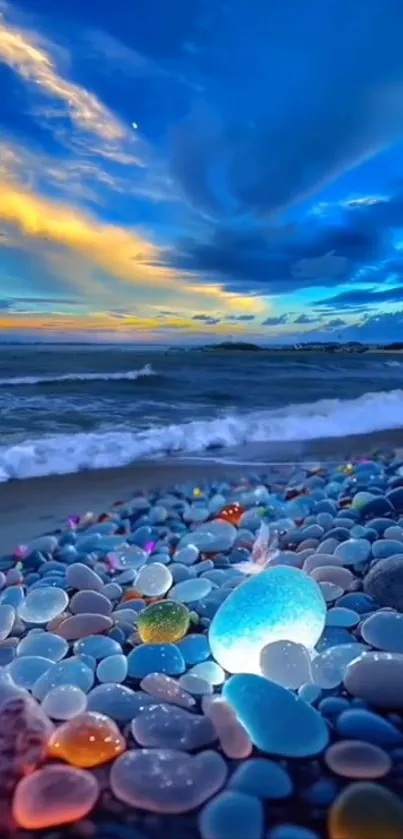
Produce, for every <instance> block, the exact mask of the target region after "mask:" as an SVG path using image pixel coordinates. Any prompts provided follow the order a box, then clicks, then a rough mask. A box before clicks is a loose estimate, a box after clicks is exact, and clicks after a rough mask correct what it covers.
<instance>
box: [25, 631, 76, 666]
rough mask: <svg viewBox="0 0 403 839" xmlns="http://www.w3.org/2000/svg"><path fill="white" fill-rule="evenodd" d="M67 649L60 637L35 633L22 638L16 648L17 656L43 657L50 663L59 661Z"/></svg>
mask: <svg viewBox="0 0 403 839" xmlns="http://www.w3.org/2000/svg"><path fill="white" fill-rule="evenodd" d="M68 649H69V645H68V643H67V641H66V640H65V639H64V638H61V637H60V635H56V634H55V633H53V632H37V631H35V632H30V633H29V634H28V635H26V636H25V638H22V640H21V641H20V643H19V644H18V647H17V656H43V658H50V659H51V661H60V660H61V659H62V658H64V656H65V655H66V653H67V651H68Z"/></svg>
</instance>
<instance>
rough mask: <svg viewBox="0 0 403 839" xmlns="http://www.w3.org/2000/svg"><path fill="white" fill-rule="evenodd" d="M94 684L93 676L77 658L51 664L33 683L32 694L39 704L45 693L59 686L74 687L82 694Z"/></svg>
mask: <svg viewBox="0 0 403 839" xmlns="http://www.w3.org/2000/svg"><path fill="white" fill-rule="evenodd" d="M93 684H94V674H93V672H92V670H90V668H89V667H87V666H86V664H83V662H82V661H79V659H77V658H66V659H64V660H63V661H60V662H59V663H57V664H53V666H52V667H50V668H49V670H47V671H46V673H43V675H42V676H40V677H39V679H37V681H36V682H35V684H34V686H33V689H32V694H33V696H34V697H35V699H39V701H40V702H41V701H42V700H43V699H44V697H45V696H46V694H47V693H49V691H50V690H52V689H53V688H55V687H58V686H59V685H76V686H77V687H79V688H81V690H83V691H84V693H87V691H89V690H90V688H91V687H92V685H93Z"/></svg>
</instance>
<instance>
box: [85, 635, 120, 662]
mask: <svg viewBox="0 0 403 839" xmlns="http://www.w3.org/2000/svg"><path fill="white" fill-rule="evenodd" d="M73 649H74V654H75V655H90V656H91V657H92V658H95V659H96V661H99V660H100V659H102V658H107V656H110V655H119V654H121V653H122V647H121V645H120V644H119V643H118V641H115V639H114V638H110V637H109V636H108V635H88V636H87V637H86V638H81V639H80V640H79V641H76V643H75V644H74V648H73Z"/></svg>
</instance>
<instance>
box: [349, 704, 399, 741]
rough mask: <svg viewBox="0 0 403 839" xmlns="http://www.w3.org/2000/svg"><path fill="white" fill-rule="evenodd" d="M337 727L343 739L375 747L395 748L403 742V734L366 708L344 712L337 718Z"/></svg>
mask: <svg viewBox="0 0 403 839" xmlns="http://www.w3.org/2000/svg"><path fill="white" fill-rule="evenodd" d="M336 727H337V731H338V733H339V734H340V735H341V737H346V738H349V739H352V738H354V739H357V740H364V741H365V742H366V743H373V744H374V745H375V746H386V747H393V746H397V745H400V744H401V743H402V741H403V737H402V734H401V733H400V731H399V730H398V729H397V728H395V726H394V725H392V723H390V722H388V720H386V719H384V718H383V717H381V716H380V715H379V714H374V713H373V712H372V711H367V710H366V709H365V708H351V710H350V709H348V708H347V710H343V711H342V713H341V714H340V715H339V716H338V717H337V723H336Z"/></svg>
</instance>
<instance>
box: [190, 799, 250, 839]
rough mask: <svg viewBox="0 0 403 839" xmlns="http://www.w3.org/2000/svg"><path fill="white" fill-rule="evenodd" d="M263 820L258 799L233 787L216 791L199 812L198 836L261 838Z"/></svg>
mask: <svg viewBox="0 0 403 839" xmlns="http://www.w3.org/2000/svg"><path fill="white" fill-rule="evenodd" d="M263 824H264V819H263V806H262V804H261V802H260V801H259V799H258V798H255V797H254V796H252V795H248V794H246V793H244V792H238V791H237V790H225V791H224V792H221V793H219V795H217V796H216V798H213V800H212V801H209V803H208V804H206V805H205V807H204V808H203V810H202V812H201V814H200V816H199V830H200V834H201V836H202V839H262V837H263Z"/></svg>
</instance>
